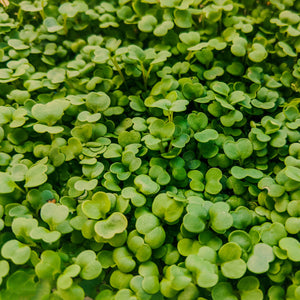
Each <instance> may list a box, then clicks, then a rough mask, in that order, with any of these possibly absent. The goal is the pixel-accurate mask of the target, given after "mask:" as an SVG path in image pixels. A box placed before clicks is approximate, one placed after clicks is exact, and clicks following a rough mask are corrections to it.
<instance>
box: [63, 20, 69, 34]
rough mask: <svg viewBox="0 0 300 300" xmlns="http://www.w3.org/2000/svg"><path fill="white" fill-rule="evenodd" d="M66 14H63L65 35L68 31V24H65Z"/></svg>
mask: <svg viewBox="0 0 300 300" xmlns="http://www.w3.org/2000/svg"><path fill="white" fill-rule="evenodd" d="M67 19H68V18H67V16H64V24H63V26H64V32H65V35H66V34H67V33H68V26H67Z"/></svg>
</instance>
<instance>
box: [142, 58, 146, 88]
mask: <svg viewBox="0 0 300 300" xmlns="http://www.w3.org/2000/svg"><path fill="white" fill-rule="evenodd" d="M141 69H142V73H143V80H144V88H145V90H147V78H146V76H147V75H146V70H145V67H144V64H143V62H141Z"/></svg>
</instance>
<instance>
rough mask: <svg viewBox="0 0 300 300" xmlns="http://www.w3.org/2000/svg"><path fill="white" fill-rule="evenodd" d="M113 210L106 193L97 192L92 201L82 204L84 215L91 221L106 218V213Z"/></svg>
mask: <svg viewBox="0 0 300 300" xmlns="http://www.w3.org/2000/svg"><path fill="white" fill-rule="evenodd" d="M110 208H111V202H110V200H109V198H108V196H107V195H106V193H104V192H97V193H95V194H94V195H93V197H92V200H85V201H84V202H83V203H82V211H83V213H84V214H85V215H86V216H87V217H88V218H91V219H95V220H98V219H100V218H105V215H106V213H108V212H109V210H110Z"/></svg>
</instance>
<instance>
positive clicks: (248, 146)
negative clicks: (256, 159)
mask: <svg viewBox="0 0 300 300" xmlns="http://www.w3.org/2000/svg"><path fill="white" fill-rule="evenodd" d="M223 149H224V152H225V154H226V156H228V157H229V158H230V159H233V160H242V161H243V160H245V159H246V158H248V157H250V156H251V154H252V152H253V147H252V143H251V142H250V141H249V140H248V139H246V138H241V139H239V140H238V141H236V142H233V141H227V142H225V143H224V145H223Z"/></svg>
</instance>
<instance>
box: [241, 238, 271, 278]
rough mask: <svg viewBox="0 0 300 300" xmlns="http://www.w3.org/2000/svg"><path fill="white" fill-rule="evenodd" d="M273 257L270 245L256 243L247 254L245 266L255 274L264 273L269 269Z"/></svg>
mask: <svg viewBox="0 0 300 300" xmlns="http://www.w3.org/2000/svg"><path fill="white" fill-rule="evenodd" d="M274 259H275V256H274V254H273V250H272V247H270V246H269V245H267V244H264V243H258V244H256V245H255V246H254V248H253V251H252V253H251V255H250V256H249V259H248V262H247V267H248V269H249V271H251V272H253V273H255V274H261V273H265V272H267V271H268V270H269V268H270V266H269V264H270V262H272V261H273V260H274Z"/></svg>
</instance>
